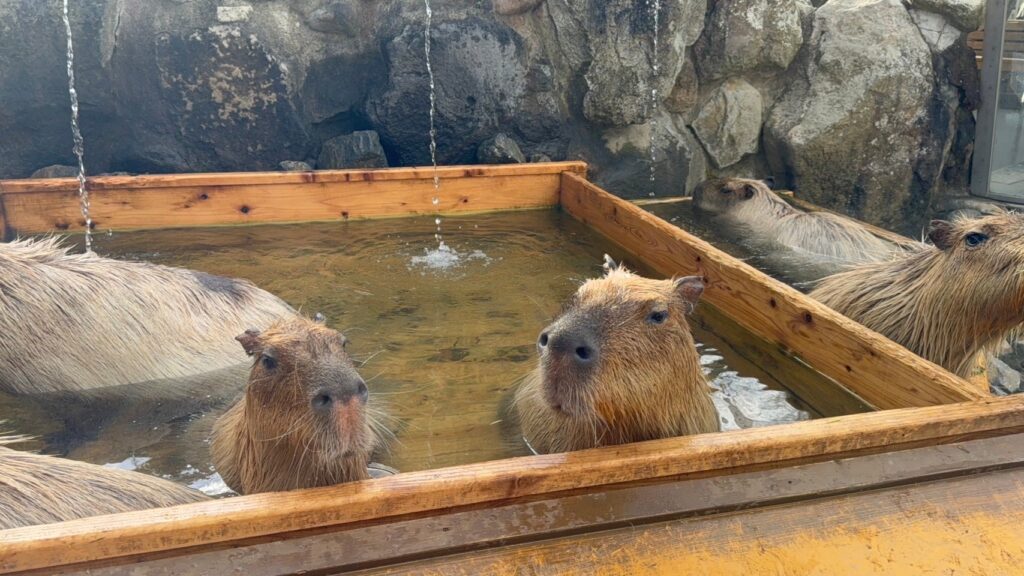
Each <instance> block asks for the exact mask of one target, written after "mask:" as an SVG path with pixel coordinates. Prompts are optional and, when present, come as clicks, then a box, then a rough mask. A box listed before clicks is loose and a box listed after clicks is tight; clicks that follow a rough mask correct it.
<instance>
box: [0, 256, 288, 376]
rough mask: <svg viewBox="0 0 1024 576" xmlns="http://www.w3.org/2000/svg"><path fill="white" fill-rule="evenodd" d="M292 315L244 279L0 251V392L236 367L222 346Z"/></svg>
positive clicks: (231, 348)
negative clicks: (248, 331) (236, 336)
mask: <svg viewBox="0 0 1024 576" xmlns="http://www.w3.org/2000/svg"><path fill="white" fill-rule="evenodd" d="M293 315H294V311H293V310H292V308H291V307H289V306H288V305H287V304H285V303H284V302H283V301H282V300H280V299H278V298H277V297H275V296H273V295H271V294H269V293H267V292H264V291H263V290H260V289H258V288H256V287H255V286H253V285H252V284H250V283H249V282H246V281H243V280H233V279H229V278H223V277H219V276H212V275H210V274H205V273H202V272H195V271H192V270H185V269H181V268H171V267H168V266H159V265H156V264H148V263H142V262H125V261H119V260H113V259H110V258H103V257H100V256H97V255H95V254H93V253H87V254H69V253H68V251H67V249H66V248H64V247H61V245H60V244H59V242H58V241H57V240H56V239H52V238H51V239H47V240H20V241H15V242H10V243H6V244H0V390H3V391H6V392H12V393H37V392H54V391H61V390H85V389H90V388H97V387H103V386H115V385H119V384H129V383H135V382H142V381H146V380H156V379H159V378H174V377H179V376H187V375H191V374H197V373H200V372H203V371H206V370H211V369H216V368H222V367H225V366H229V365H231V364H237V363H240V362H244V361H245V357H244V355H242V353H241V351H239V350H238V349H237V345H235V344H234V343H233V342H231V338H232V337H233V336H234V335H236V334H238V333H239V332H241V331H242V330H245V329H246V328H249V327H252V326H258V327H266V326H269V325H270V324H271V323H273V322H274V321H275V320H277V319H279V318H281V317H289V316H293Z"/></svg>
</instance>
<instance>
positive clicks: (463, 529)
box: [67, 435, 1024, 576]
mask: <svg viewBox="0 0 1024 576" xmlns="http://www.w3.org/2000/svg"><path fill="white" fill-rule="evenodd" d="M1021 464H1024V437H1022V436H1021V435H1011V436H1003V437H999V438H987V439H983V440H973V441H969V442H958V443H955V444H949V445H945V446H929V447H925V448H916V449H912V450H906V451H902V452H898V453H895V454H892V453H885V454H873V455H870V456H863V457H859V458H850V459H844V460H839V461H828V462H819V463H816V464H808V465H805V466H793V467H790V468H783V469H780V470H768V471H757V472H747V473H739V474H733V475H729V476H722V477H715V478H699V479H693V480H682V481H677V482H666V483H659V484H653V485H652V484H645V485H641V486H630V487H626V488H620V489H613V490H607V491H600V492H593V493H586V494H577V495H571V496H566V497H562V498H553V499H546V500H538V501H531V502H526V503H514V504H508V505H505V506H496V507H487V508H476V509H469V510H462V511H456V512H445V511H439V512H438V514H437V515H432V516H427V517H422V518H413V519H409V520H397V521H393V522H386V523H382V524H376V525H369V526H361V527H358V528H349V529H345V530H338V531H331V532H317V533H314V534H308V535H303V536H297V537H294V538H288V539H281V540H272V541H263V542H255V543H252V544H249V545H245V546H242V547H233V548H221V549H215V550H202V551H187V550H186V551H182V553H181V554H180V555H173V556H169V557H166V556H163V557H136V558H130V559H123V560H122V561H120V562H116V563H114V564H111V565H102V566H101V565H96V564H90V565H79V566H76V567H74V568H73V569H70V570H69V571H68V572H67V573H68V574H82V575H83V576H84V575H86V574H87V575H88V576H115V575H117V574H119V573H122V572H123V571H124V570H125V564H126V563H128V562H130V564H131V573H132V575H133V576H163V575H168V574H180V573H183V572H187V571H188V570H189V567H191V566H202V567H203V569H204V570H205V571H206V573H208V574H232V573H235V574H245V575H246V576H272V575H277V574H284V573H288V574H292V573H312V572H317V573H327V572H332V573H333V572H339V571H346V570H353V569H358V568H360V567H366V566H384V565H395V564H399V563H402V562H404V561H407V560H408V559H410V558H423V557H427V556H433V557H438V556H443V555H450V554H454V553H458V552H461V551H463V550H466V549H468V548H474V549H480V548H482V547H496V546H502V545H506V544H507V543H508V542H510V541H523V540H539V539H548V538H555V537H558V536H561V535H565V534H568V533H579V532H583V531H586V532H593V531H596V530H601V529H609V528H616V527H620V526H624V525H627V524H629V525H639V524H644V523H652V522H656V521H659V520H664V519H667V518H681V517H693V516H697V515H700V516H707V515H709V514H721V513H725V512H730V511H735V510H749V509H751V508H754V507H762V506H768V505H772V504H778V503H784V502H792V501H795V500H806V499H812V498H822V497H824V496H827V495H836V494H842V493H850V492H855V491H861V490H865V489H870V488H874V487H880V486H892V485H896V484H900V483H909V482H915V483H917V482H922V481H926V480H928V479H934V478H937V477H949V476H951V475H958V474H967V473H971V472H974V471H979V470H989V469H992V468H994V467H1009V466H1018V465H1021Z"/></svg>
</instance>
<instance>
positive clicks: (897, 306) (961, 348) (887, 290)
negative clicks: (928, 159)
mask: <svg viewBox="0 0 1024 576" xmlns="http://www.w3.org/2000/svg"><path fill="white" fill-rule="evenodd" d="M928 239H929V240H930V241H931V243H932V244H933V245H934V246H922V247H921V248H919V249H917V250H913V251H910V252H908V253H907V254H905V255H904V256H902V257H900V258H896V259H893V260H891V261H887V262H881V263H875V264H866V265H863V266H858V267H855V268H852V269H850V270H848V271H846V272H841V273H839V274H835V275H832V276H829V277H828V278H826V279H824V280H823V281H822V282H821V284H819V286H818V287H817V288H816V289H815V290H814V291H813V292H812V293H811V296H812V297H814V298H816V299H818V300H820V301H821V302H823V303H824V304H826V305H828V306H830V307H832V308H833V309H835V310H836V311H838V312H841V313H843V314H845V315H847V316H849V317H850V318H853V319H854V320H857V321H858V322H860V323H862V324H864V325H865V326H867V327H869V328H871V329H873V330H875V331H877V332H880V333H882V334H884V335H885V336H887V337H889V338H890V339H892V340H893V341H895V342H898V343H900V344H902V345H903V346H905V347H906V348H908V349H910V350H911V351H913V352H915V353H917V354H919V355H920V356H922V357H924V358H927V359H928V360H931V361H932V362H935V363H936V364H939V365H941V366H944V367H945V368H947V369H948V370H950V371H953V372H955V373H957V374H959V375H961V376H969V375H971V373H972V371H973V370H974V369H975V366H976V356H977V354H978V353H979V352H981V351H983V350H984V349H986V348H988V347H990V346H994V345H996V344H998V343H999V342H1000V341H1001V340H1002V339H1003V338H1005V337H1006V336H1007V334H1008V333H1009V332H1010V331H1012V330H1014V329H1017V328H1018V327H1019V326H1020V325H1021V323H1022V322H1024V215H1021V214H1016V213H1009V212H1004V213H1000V214H995V215H990V216H984V217H981V218H973V219H959V220H955V221H953V222H948V221H944V220H936V221H933V222H932V223H931V225H930V228H929V231H928Z"/></svg>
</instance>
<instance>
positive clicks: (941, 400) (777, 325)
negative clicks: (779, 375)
mask: <svg viewBox="0 0 1024 576" xmlns="http://www.w3.org/2000/svg"><path fill="white" fill-rule="evenodd" d="M562 180H563V182H562V198H561V204H562V207H563V208H564V209H565V210H567V211H568V212H569V213H570V214H571V215H573V216H574V217H576V218H577V219H579V220H580V221H582V222H583V223H584V224H586V225H588V226H590V227H591V228H593V229H595V230H597V231H598V232H600V233H602V234H604V235H605V236H607V237H608V238H610V239H611V240H613V241H615V242H616V243H618V244H620V245H621V246H622V247H623V248H625V249H626V250H627V251H628V252H630V253H632V254H635V255H636V257H637V258H639V259H641V260H643V261H644V262H645V263H646V264H647V265H648V266H650V267H651V268H653V269H655V270H657V271H658V272H660V273H662V274H665V275H667V276H671V275H685V274H701V275H703V276H704V277H705V278H706V279H707V282H708V289H707V290H706V291H705V293H704V298H706V299H707V301H708V302H710V303H711V304H713V305H715V306H716V307H717V308H718V309H719V310H722V311H723V312H725V313H727V314H729V315H730V316H731V317H732V318H733V319H734V320H735V321H737V322H738V323H739V324H741V325H742V326H744V327H745V328H747V329H748V330H750V331H751V332H753V333H754V334H757V335H759V336H761V337H762V338H765V339H767V340H768V341H770V342H775V343H777V344H779V345H780V346H782V347H783V348H784V349H785V350H787V351H790V352H792V353H793V354H795V355H796V356H798V357H799V358H801V359H803V360H804V361H805V362H807V363H808V364H810V365H811V366H813V367H814V368H815V369H817V370H818V371H819V372H821V373H822V374H825V375H826V376H828V377H830V378H832V379H833V380H835V381H836V382H839V383H840V384H842V385H843V386H845V387H847V388H848V389H849V390H850V391H852V392H853V393H854V394H856V395H857V396H859V397H860V398H862V399H864V400H865V401H866V402H869V403H870V404H872V405H873V406H875V407H877V408H879V409H888V408H901V407H907V406H927V405H934V404H947V403H950V402H960V401H964V400H973V399H979V398H983V397H985V394H983V393H982V392H981V391H980V390H979V389H977V388H976V387H972V386H971V385H970V384H969V383H967V382H966V381H965V380H963V379H961V378H958V377H956V376H954V375H953V374H950V373H949V372H947V371H946V370H944V369H942V368H940V367H939V366H937V365H935V364H933V363H931V362H928V361H927V360H924V359H922V358H920V357H919V356H917V355H915V354H913V353H912V352H910V351H908V350H907V349H905V348H903V347H902V346H899V345H898V344H895V343H894V342H892V341H891V340H888V339H886V338H884V337H882V336H881V335H879V334H878V333H876V332H873V331H871V330H868V329H867V328H865V327H864V326H861V325H860V324H858V323H856V322H854V321H853V320H850V319H849V318H847V317H845V316H843V315H842V314H839V313H838V312H835V311H834V310H832V309H831V308H828V307H826V306H824V305H822V304H821V303H819V302H817V301H815V300H812V299H811V298H809V297H808V296H806V295H804V294H801V293H800V292H798V291H797V290H795V289H793V288H791V287H789V286H787V285H785V284H783V283H782V282H779V281H778V280H775V279H774V278H771V277H769V276H768V275H766V274H764V273H762V272H760V271H758V270H756V269H754V268H753V267H751V266H749V265H748V264H745V263H743V262H741V261H739V260H737V259H736V258H733V257H732V256H729V255H728V254H726V253H725V252H722V251H721V250H718V249H717V248H715V247H714V246H712V245H711V244H709V243H707V242H705V241H703V240H701V239H699V238H697V237H695V236H693V235H691V234H688V233H687V232H684V231H683V230H680V229H679V228H677V227H675V226H672V225H671V224H669V223H668V222H665V221H664V220H662V219H660V218H658V217H656V216H653V215H651V214H649V213H647V212H645V211H644V210H642V209H641V208H639V207H637V206H634V205H632V204H630V203H629V202H627V201H625V200H622V199H620V198H616V197H615V196H612V195H611V194H609V193H607V192H605V191H604V190H601V189H600V188H599V187H597V186H596V185H594V184H592V183H590V182H588V181H587V180H585V179H583V178H580V177H578V176H576V175H573V174H564V175H563V176H562Z"/></svg>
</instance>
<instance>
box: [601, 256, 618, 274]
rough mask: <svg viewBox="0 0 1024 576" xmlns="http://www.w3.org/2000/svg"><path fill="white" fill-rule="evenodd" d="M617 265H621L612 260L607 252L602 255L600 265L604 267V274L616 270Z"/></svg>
mask: <svg viewBox="0 0 1024 576" xmlns="http://www.w3.org/2000/svg"><path fill="white" fill-rule="evenodd" d="M619 266H621V264H619V263H617V262H616V261H615V260H612V257H611V256H609V255H607V254H605V255H604V264H603V265H602V267H603V268H604V273H605V274H608V273H609V272H612V271H614V270H618V269H619Z"/></svg>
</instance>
